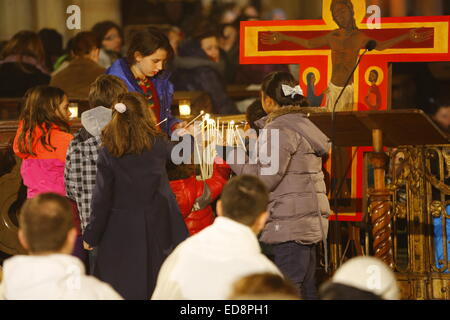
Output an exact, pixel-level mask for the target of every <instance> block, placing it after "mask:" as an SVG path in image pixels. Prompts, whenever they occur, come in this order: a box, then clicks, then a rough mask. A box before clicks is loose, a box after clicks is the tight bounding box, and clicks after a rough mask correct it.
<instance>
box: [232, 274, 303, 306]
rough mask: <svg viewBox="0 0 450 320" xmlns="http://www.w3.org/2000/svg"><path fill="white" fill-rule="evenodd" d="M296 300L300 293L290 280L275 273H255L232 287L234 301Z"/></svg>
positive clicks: (241, 279)
mask: <svg viewBox="0 0 450 320" xmlns="http://www.w3.org/2000/svg"><path fill="white" fill-rule="evenodd" d="M249 298H251V299H252V300H253V299H255V300H266V299H269V300H278V299H280V300H296V299H299V296H298V291H297V289H296V288H295V286H294V285H293V284H292V283H291V282H290V281H288V280H285V279H283V277H281V276H280V275H277V274H273V273H255V274H251V275H248V276H244V277H242V278H240V279H238V280H237V281H236V282H235V283H234V284H233V287H232V291H231V294H230V299H232V300H247V299H249Z"/></svg>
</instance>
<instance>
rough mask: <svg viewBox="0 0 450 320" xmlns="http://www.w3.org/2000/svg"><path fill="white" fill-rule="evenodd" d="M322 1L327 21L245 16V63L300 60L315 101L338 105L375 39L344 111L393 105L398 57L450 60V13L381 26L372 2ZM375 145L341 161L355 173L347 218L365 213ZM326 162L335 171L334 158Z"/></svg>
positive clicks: (303, 81)
mask: <svg viewBox="0 0 450 320" xmlns="http://www.w3.org/2000/svg"><path fill="white" fill-rule="evenodd" d="M322 3H323V4H322V19H321V20H291V21H289V20H284V21H245V22H241V28H240V63H241V64H274V63H279V64H298V65H299V66H300V68H299V69H300V74H299V77H298V78H299V85H300V86H301V87H302V89H303V92H305V93H306V95H307V97H308V99H309V101H310V105H312V106H318V107H327V108H328V110H330V109H332V107H333V105H334V101H335V100H336V98H337V95H338V94H339V92H340V90H341V89H342V87H343V86H344V84H345V82H346V80H347V79H348V77H349V75H350V72H351V71H352V69H353V68H354V67H355V64H356V62H357V60H358V57H359V55H360V54H361V53H362V52H363V50H364V48H365V47H366V45H367V43H368V42H369V41H370V40H374V41H376V47H375V50H372V51H370V52H367V54H366V55H365V56H364V58H363V59H362V60H361V63H360V65H359V66H358V68H357V69H356V72H355V74H354V77H353V79H351V80H352V81H350V85H349V87H348V88H347V89H346V90H345V91H344V94H343V96H342V98H341V100H340V103H339V104H338V105H337V106H336V110H338V111H347V110H350V111H358V110H388V109H390V108H391V98H390V91H391V64H392V63H393V62H424V61H427V62H431V61H450V50H449V48H450V42H449V33H450V17H449V16H430V17H390V18H381V19H380V21H379V25H377V26H374V25H373V24H372V25H371V22H370V21H369V19H368V17H367V16H366V12H367V11H366V9H367V8H366V1H364V0H322ZM323 94H324V95H323ZM324 96H325V97H324ZM323 109H325V108H323ZM338 130H345V128H339V129H338ZM367 151H371V148H369V147H368V148H365V147H364V148H363V147H359V149H356V148H352V150H349V152H348V155H347V156H346V157H343V160H342V161H337V164H336V166H337V170H336V172H341V173H342V172H348V175H346V181H347V182H348V183H347V182H346V183H345V184H343V186H344V187H343V188H342V196H340V197H341V198H350V199H351V203H352V205H351V207H348V208H347V207H345V208H344V209H343V210H340V212H339V220H345V221H361V219H362V212H363V210H364V209H363V202H364V201H363V197H364V190H363V166H364V160H363V159H364V154H365V152H367ZM345 159H347V160H348V159H354V161H351V167H350V169H349V170H347V168H348V166H347V163H350V161H346V160H345ZM339 163H340V164H339ZM326 167H327V170H329V168H330V167H331V165H330V162H328V163H327V165H326ZM340 167H342V168H341V169H342V170H341V169H339V168H340ZM341 173H340V174H339V175H338V176H339V179H340V177H341V176H342V174H341ZM332 218H333V217H332Z"/></svg>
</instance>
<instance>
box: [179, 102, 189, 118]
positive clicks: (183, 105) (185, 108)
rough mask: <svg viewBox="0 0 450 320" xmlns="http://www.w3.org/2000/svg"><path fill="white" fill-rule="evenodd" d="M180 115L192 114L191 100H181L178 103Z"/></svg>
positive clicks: (187, 115)
mask: <svg viewBox="0 0 450 320" xmlns="http://www.w3.org/2000/svg"><path fill="white" fill-rule="evenodd" d="M178 108H179V110H180V117H189V116H190V115H191V105H190V102H189V100H180V102H179V104H178Z"/></svg>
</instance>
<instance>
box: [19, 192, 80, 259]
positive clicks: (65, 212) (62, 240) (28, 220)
mask: <svg viewBox="0 0 450 320" xmlns="http://www.w3.org/2000/svg"><path fill="white" fill-rule="evenodd" d="M19 224H20V229H19V238H20V240H21V242H22V245H24V247H25V248H26V249H27V250H28V251H29V252H30V253H32V254H40V253H59V252H61V250H62V249H63V248H65V247H66V246H67V239H68V233H69V232H72V233H74V232H75V229H74V227H73V220H72V208H71V205H70V203H69V201H68V200H67V199H66V198H64V197H62V196H60V195H58V194H55V193H42V194H40V195H38V196H36V197H35V198H32V199H28V200H27V201H26V202H25V204H24V205H23V207H22V209H21V212H20V218H19ZM70 245H72V246H73V244H70ZM66 249H67V248H66ZM71 249H72V248H68V250H69V251H70V250H71Z"/></svg>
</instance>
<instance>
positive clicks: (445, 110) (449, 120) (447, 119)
mask: <svg viewBox="0 0 450 320" xmlns="http://www.w3.org/2000/svg"><path fill="white" fill-rule="evenodd" d="M434 120H435V121H436V122H437V123H439V125H440V126H441V127H442V128H444V129H446V130H448V129H450V106H444V107H441V108H439V110H438V111H437V112H436V114H435V115H434Z"/></svg>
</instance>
